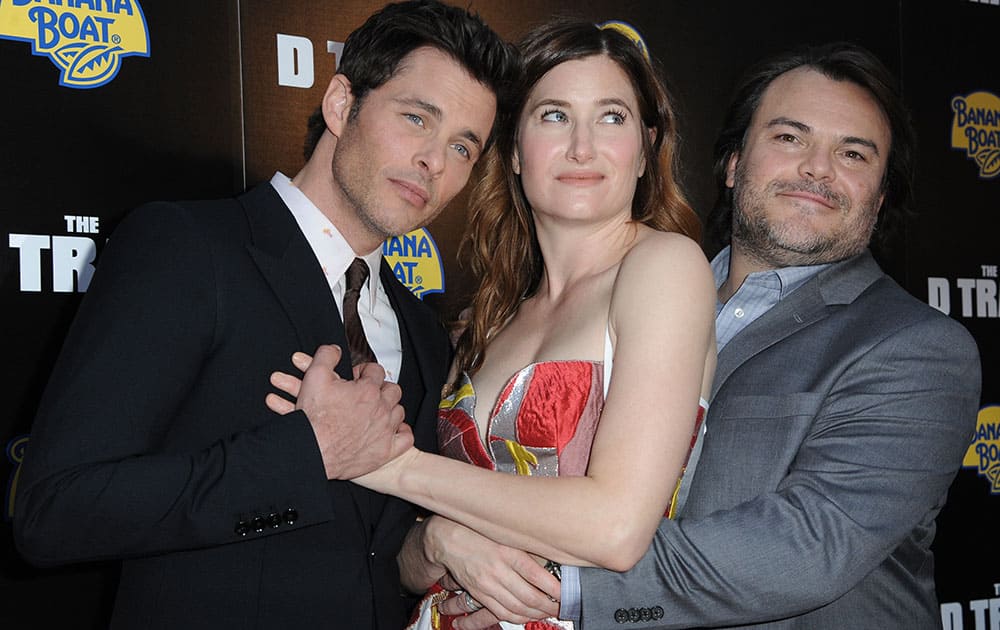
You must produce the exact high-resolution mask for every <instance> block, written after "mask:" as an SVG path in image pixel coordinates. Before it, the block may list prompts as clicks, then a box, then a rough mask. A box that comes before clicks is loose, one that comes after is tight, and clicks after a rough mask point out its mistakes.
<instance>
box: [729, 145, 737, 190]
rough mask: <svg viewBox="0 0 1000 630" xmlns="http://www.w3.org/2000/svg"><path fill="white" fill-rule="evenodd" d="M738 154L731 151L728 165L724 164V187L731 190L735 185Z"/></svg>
mask: <svg viewBox="0 0 1000 630" xmlns="http://www.w3.org/2000/svg"><path fill="white" fill-rule="evenodd" d="M739 161H740V154H739V152H738V151H733V153H732V155H730V156H729V163H728V164H726V187H727V188H732V187H733V186H735V185H736V165H737V164H739Z"/></svg>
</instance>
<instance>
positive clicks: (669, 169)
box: [455, 20, 701, 374]
mask: <svg viewBox="0 0 1000 630" xmlns="http://www.w3.org/2000/svg"><path fill="white" fill-rule="evenodd" d="M519 49H520V50H521V52H522V54H523V56H524V59H523V62H524V72H523V74H522V76H521V79H520V81H518V82H516V84H515V86H514V88H513V89H514V95H513V96H514V98H513V99H512V101H511V102H512V104H513V107H512V109H511V110H510V111H509V112H502V113H500V114H498V115H500V116H503V119H502V120H501V121H500V126H499V127H498V136H497V141H496V143H495V144H494V145H493V147H492V148H491V149H490V150H489V151H488V152H487V153H486V154H485V155H484V156H483V161H482V164H481V170H480V173H481V175H482V176H481V178H480V179H479V181H478V182H477V183H476V185H475V187H474V188H473V190H472V193H471V197H470V212H469V226H468V229H467V230H466V233H465V236H464V238H463V239H462V244H461V249H460V256H461V257H462V259H463V260H464V261H466V263H467V264H468V266H469V268H470V270H471V271H472V273H473V277H474V278H476V279H477V280H478V282H479V285H478V288H477V289H476V290H475V292H474V293H473V295H472V300H471V304H470V308H469V309H468V310H467V311H466V315H465V317H464V318H463V321H462V322H460V324H459V325H460V326H461V327H462V328H463V330H462V333H461V336H460V337H459V339H458V344H457V347H456V357H455V361H456V367H457V368H458V373H459V374H460V373H461V372H462V371H465V372H468V373H469V374H472V373H474V372H475V371H476V370H477V369H478V368H479V367H480V366H481V365H482V362H483V358H484V356H485V353H486V346H487V345H488V344H489V343H490V341H491V339H492V338H493V337H494V336H495V335H496V334H497V333H498V332H499V331H500V329H501V328H503V326H504V325H505V324H506V323H507V321H508V320H509V319H510V318H511V317H513V315H514V313H515V312H516V311H517V307H518V304H520V302H521V301H522V300H523V299H525V298H527V297H530V296H531V295H533V294H534V292H535V291H536V290H537V288H538V282H539V280H540V279H541V276H542V254H541V251H540V250H539V248H538V239H537V238H536V236H535V225H534V221H533V219H532V215H531V207H530V206H529V204H528V200H527V199H526V198H525V196H524V191H523V189H522V188H521V180H520V177H519V176H518V175H517V174H516V173H514V171H513V166H512V161H511V159H512V156H513V154H514V147H515V143H516V139H517V131H518V129H517V125H518V120H519V119H520V114H521V109H522V108H523V107H524V104H525V102H526V100H527V98H528V95H529V94H530V92H531V90H532V88H533V87H534V86H535V84H536V83H538V81H539V80H540V79H541V78H542V77H543V76H544V75H545V73H547V72H548V71H549V70H551V69H552V68H554V67H556V66H558V65H559V64H561V63H563V62H565V61H570V60H574V59H584V58H586V57H592V56H595V55H604V56H606V57H608V58H609V59H611V60H612V61H614V62H615V63H617V64H618V66H619V67H620V68H621V69H622V71H623V72H624V73H625V75H626V76H627V77H628V78H629V79H630V81H631V83H632V87H633V88H634V90H635V93H636V99H637V100H638V102H639V115H640V117H641V119H642V124H643V125H644V126H645V127H646V128H647V129H649V130H651V131H652V132H653V133H652V134H643V151H644V153H645V157H646V169H645V174H644V175H643V176H642V177H641V178H639V180H638V183H637V186H636V192H635V197H634V198H633V201H632V219H633V220H634V221H638V222H641V223H644V224H645V225H648V226H649V227H651V228H654V229H657V230H661V231H668V232H679V233H681V234H684V235H686V236H689V237H690V238H692V239H694V240H696V241H697V240H699V239H700V237H701V222H700V220H699V219H698V216H697V215H696V214H695V212H694V211H693V210H692V209H691V206H690V205H688V202H687V200H686V199H685V196H684V193H683V191H682V190H681V187H680V184H679V182H678V176H677V170H678V169H677V164H676V161H677V130H676V125H675V120H674V112H673V109H672V108H671V106H670V100H669V97H668V95H667V90H666V88H665V87H664V85H663V82H662V81H661V80H660V78H659V76H658V75H657V72H656V70H654V68H653V67H652V65H651V63H650V61H649V60H648V59H647V58H646V57H645V56H644V54H643V51H642V50H640V48H639V47H638V46H637V45H636V44H635V43H633V42H632V40H630V39H629V38H628V37H626V36H625V35H623V34H622V33H620V32H618V31H617V30H614V29H602V28H600V27H598V26H596V25H594V24H591V23H588V22H582V21H573V20H559V21H554V22H549V23H547V24H544V25H542V26H540V27H538V28H536V29H534V30H532V31H531V32H529V33H528V34H527V35H525V37H524V38H523V39H522V40H521V43H520V44H519ZM650 136H652V137H650Z"/></svg>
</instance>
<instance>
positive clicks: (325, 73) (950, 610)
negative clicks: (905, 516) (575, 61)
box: [0, 0, 1000, 630]
mask: <svg viewBox="0 0 1000 630" xmlns="http://www.w3.org/2000/svg"><path fill="white" fill-rule="evenodd" d="M132 1H133V2H134V0H132ZM990 1H992V2H996V0H990ZM140 4H142V5H143V6H142V7H141V8H142V11H143V15H144V17H145V21H146V27H147V31H148V38H149V40H148V41H149V55H148V57H143V56H130V57H124V58H122V59H121V66H120V69H119V71H118V73H117V76H115V77H113V78H112V79H110V80H109V81H107V83H105V84H104V85H101V86H99V87H93V88H91V89H72V88H69V87H63V86H60V84H59V77H60V72H59V69H58V68H57V67H56V65H55V64H54V63H53V62H52V61H51V60H50V59H49V58H47V57H44V56H36V55H32V44H31V43H30V42H28V41H15V40H10V39H0V76H3V77H5V79H6V87H5V96H6V98H4V99H2V100H0V125H3V127H2V129H3V132H2V133H0V173H3V175H2V178H0V186H2V187H3V194H2V195H0V199H2V201H0V238H3V239H4V241H3V245H2V246H0V300H2V312H3V337H2V338H3V345H2V347H3V349H4V351H5V358H6V360H7V361H8V365H9V366H12V368H8V370H7V373H6V378H5V379H4V380H3V385H2V386H0V387H2V389H0V395H2V396H3V399H4V400H5V401H7V402H8V404H7V406H6V411H5V412H3V413H2V414H0V445H2V446H4V447H5V457H3V458H0V479H2V480H3V481H4V491H5V493H4V499H5V503H4V504H3V511H2V512H0V514H2V516H3V519H2V520H0V562H2V564H0V594H2V596H0V627H3V628H8V627H10V628H21V627H67V628H68V627H74V628H76V627H81V628H88V627H94V628H97V627H103V626H104V624H105V623H106V616H107V611H108V609H109V606H110V599H109V598H110V596H111V595H112V594H113V587H114V581H115V565H114V563H108V564H102V565H88V566H83V567H68V568H64V569H59V570H45V571H42V570H35V569H32V568H30V567H28V566H27V565H26V564H24V563H23V562H21V561H20V560H19V559H18V557H17V555H16V552H15V551H14V549H13V546H12V543H11V540H10V525H9V499H10V492H12V491H16V479H17V463H18V460H19V458H20V456H21V453H22V449H23V446H24V444H25V441H26V439H27V436H28V432H29V430H30V423H31V418H32V416H33V414H34V410H35V407H36V406H37V403H38V398H39V396H40V395H41V390H42V388H43V387H44V384H45V381H46V379H47V376H48V372H49V370H50V369H51V366H52V362H53V361H54V358H55V354H56V352H57V351H58V349H59V346H60V344H61V343H62V337H63V335H64V333H65V330H66V327H67V326H68V325H69V322H70V320H71V319H72V316H73V313H74V311H75V309H76V307H77V305H78V304H79V299H80V296H81V295H82V290H83V289H85V286H86V282H87V277H88V274H89V273H90V272H91V271H92V269H93V266H95V265H96V264H97V263H98V262H99V256H100V251H101V249H102V247H103V243H104V241H105V240H106V239H107V238H108V236H109V235H110V234H111V232H112V231H113V229H114V226H115V225H116V224H117V223H118V221H119V220H120V218H121V217H122V216H123V215H124V213H125V212H127V211H128V210H129V209H130V208H132V207H134V206H135V205H137V204H139V203H141V202H143V201H147V200H152V199H179V198H194V197H217V196H223V195H229V194H232V193H235V192H237V191H239V190H242V189H243V188H244V187H246V186H248V185H252V184H255V183H259V182H261V181H264V180H266V179H268V178H269V177H270V176H271V174H272V173H273V172H274V171H275V170H281V171H283V172H285V173H286V174H288V175H293V174H294V173H295V172H296V171H297V170H298V168H299V167H300V166H301V164H302V155H301V147H302V138H303V135H304V132H305V119H306V117H307V116H308V114H309V113H310V112H311V111H312V109H313V108H314V107H315V106H316V105H317V104H318V102H319V99H320V97H321V96H322V94H323V91H324V90H325V87H326V84H327V83H328V81H329V78H330V76H331V74H332V72H333V71H334V67H335V64H336V51H337V47H338V45H339V44H340V43H342V42H343V40H344V38H345V37H346V36H347V34H348V33H349V32H350V31H351V30H352V29H353V28H355V27H356V26H357V25H358V24H360V22H361V21H362V20H363V19H364V18H365V17H366V16H367V15H368V14H370V13H371V12H372V11H373V10H374V9H376V8H378V7H379V6H380V5H381V2H380V1H373V0H343V1H341V2H337V3H330V2H327V1H325V0H292V1H290V2H284V3H273V2H266V1H264V0H239V1H237V0H229V1H228V2H216V3H195V2H157V3H153V2H148V1H147V2H142V1H141V0H140ZM456 4H463V5H464V4H466V3H464V2H456ZM56 6H57V5H56ZM472 7H473V8H474V9H476V10H478V11H479V12H480V13H481V14H482V15H483V17H484V18H485V19H486V20H487V21H488V22H489V23H490V24H491V25H493V26H494V28H496V29H497V31H498V32H499V33H500V34H501V35H503V36H505V37H507V38H512V39H513V38H516V37H517V36H519V35H520V34H521V33H522V32H523V31H524V30H525V29H526V28H527V27H528V26H530V25H531V24H533V23H535V22H537V21H539V20H543V19H546V18H548V17H549V16H551V15H557V14H570V15H577V16H581V17H584V18H587V19H592V20H594V21H595V22H596V21H605V20H610V19H617V20H623V21H625V22H627V23H629V24H631V25H633V26H635V27H636V28H637V29H638V30H639V31H640V32H641V33H642V35H643V36H644V38H645V41H646V43H647V45H648V47H649V49H650V50H651V52H652V54H653V56H654V57H655V58H657V59H658V60H659V61H660V63H661V65H662V66H663V68H664V71H665V75H666V77H667V80H668V84H669V85H670V87H671V91H672V93H673V95H674V96H675V101H676V102H675V106H676V109H677V111H678V115H679V125H680V131H681V134H682V145H681V155H682V169H683V175H684V178H685V182H686V187H687V189H688V191H689V196H690V198H691V200H692V202H693V204H694V206H695V208H696V209H697V210H698V212H699V213H700V214H701V215H702V216H705V215H706V214H707V212H708V210H709V209H710V206H711V204H712V201H713V199H714V194H715V192H714V191H715V184H714V182H713V181H712V178H711V168H712V165H711V146H712V143H713V141H714V137H715V134H716V132H717V129H718V126H719V124H720V122H721V118H722V115H723V112H724V109H725V107H726V105H727V103H728V99H729V96H730V91H731V86H732V84H733V82H734V81H735V79H736V77H737V76H738V75H739V73H740V72H741V71H742V70H743V69H744V68H745V66H746V64H748V63H749V62H751V61H753V60H755V59H757V58H759V57H761V56H763V55H766V54H768V53H771V52H776V51H779V50H783V49H786V48H788V47H790V46H794V45H798V44H803V43H818V42H823V41H828V40H834V39H847V40H852V41H855V42H858V43H861V44H863V45H865V46H867V47H869V48H871V49H872V50H873V51H874V52H876V53H877V54H879V55H880V56H881V57H882V58H883V59H884V60H885V61H886V63H887V65H888V66H889V67H890V68H891V69H892V70H894V71H897V72H900V73H901V75H902V77H903V81H904V93H905V97H906V99H907V102H908V104H909V105H910V107H911V109H912V110H913V112H914V116H915V122H916V124H917V128H918V134H919V137H920V144H921V154H920V159H919V161H918V165H919V177H918V207H919V211H920V212H919V214H918V216H917V217H915V218H914V219H913V220H912V221H911V222H910V223H909V224H908V226H907V230H906V231H905V234H904V235H903V237H902V238H901V239H899V241H898V242H896V243H895V245H896V247H895V249H893V250H892V252H891V255H889V256H888V257H886V258H885V259H884V261H883V262H884V263H885V265H886V267H887V270H888V271H889V272H890V273H891V274H892V275H893V276H894V277H896V279H897V280H899V281H900V282H902V283H903V284H904V285H905V286H906V287H907V289H908V290H910V291H911V292H912V293H913V294H914V295H916V296H917V297H918V298H919V299H922V300H928V301H929V302H932V303H935V302H937V305H938V306H939V307H943V306H945V305H944V304H943V303H941V300H943V299H944V298H943V297H941V296H942V295H944V294H947V295H948V300H949V304H948V306H949V307H950V314H951V316H952V317H954V318H955V319H957V320H959V321H961V322H962V323H963V324H965V325H966V326H967V327H968V328H969V329H970V330H971V331H972V332H973V334H974V335H975V336H976V338H977V340H978V342H979V344H980V349H981V351H982V355H983V364H984V382H985V387H984V395H983V402H984V406H987V407H988V406H989V405H994V406H993V407H991V408H988V409H987V410H986V411H984V412H983V414H981V423H982V427H983V433H982V436H983V438H982V439H981V440H980V441H979V442H977V443H974V444H973V445H972V448H973V450H971V451H970V457H969V460H968V461H969V462H971V463H970V465H969V466H968V467H967V468H964V469H963V470H962V471H961V472H960V474H959V478H958V480H957V481H956V483H955V485H954V487H953V488H952V493H951V497H950V500H949V503H948V504H947V506H946V507H945V509H944V511H943V512H942V516H941V519H940V530H939V535H938V539H937V543H936V549H937V552H938V560H937V569H938V584H939V592H940V594H941V601H942V603H943V608H942V610H943V614H944V617H945V619H946V620H947V623H946V624H945V625H946V627H947V628H948V629H949V630H959V629H961V628H963V627H964V628H970V629H971V628H976V629H977V630H978V629H979V628H984V629H985V628H991V627H996V626H997V624H998V623H1000V604H997V603H996V602H997V601H998V600H997V598H998V597H1000V594H998V592H997V589H998V588H1000V571H998V569H997V567H1000V551H998V550H997V548H996V546H995V545H992V544H990V543H989V542H988V541H989V540H991V538H992V537H991V536H990V534H992V533H993V529H995V527H996V523H997V522H1000V518H998V517H1000V514H998V510H1000V507H998V506H1000V497H998V495H1000V488H998V486H997V485H996V484H998V483H1000V481H997V480H993V481H991V479H990V477H989V475H990V474H991V473H990V471H989V470H988V469H986V468H983V467H981V466H979V465H978V464H979V463H980V461H981V458H978V457H976V451H975V448H977V447H978V448H981V449H983V450H982V452H983V453H985V454H986V455H989V453H990V452H996V450H997V449H1000V440H996V439H992V440H991V439H990V434H989V431H993V432H994V433H993V434H992V436H993V438H996V437H997V435H996V432H997V431H998V430H1000V409H998V408H997V407H995V405H997V404H1000V403H998V398H1000V395H998V392H997V389H996V382H997V362H998V360H1000V348H998V347H997V344H998V342H1000V335H998V334H997V329H996V328H997V321H998V319H1000V318H998V316H997V309H996V306H997V292H996V282H997V279H996V278H997V265H1000V258H998V256H997V255H996V253H995V252H996V248H995V247H992V244H993V242H994V241H995V240H996V239H995V236H994V235H993V233H992V231H991V229H990V228H986V227H985V226H987V223H986V221H987V220H988V219H989V217H990V216H991V214H992V213H995V211H996V209H997V208H998V207H1000V204H998V202H1000V198H998V196H1000V192H998V190H1000V189H998V186H1000V177H998V176H996V175H993V176H985V175H984V174H983V173H982V172H981V168H980V166H979V165H978V164H977V162H976V160H975V156H970V155H968V154H967V153H968V152H967V151H965V150H963V149H962V148H961V147H959V148H955V147H953V146H952V144H953V143H952V137H953V129H952V125H953V122H954V111H953V109H952V102H953V99H954V98H955V97H969V96H970V95H974V94H979V96H976V97H974V98H972V99H970V101H969V102H970V103H979V102H980V101H979V100H976V99H980V100H981V99H984V98H986V99H988V96H982V94H986V95H998V94H1000V85H998V82H997V77H998V75H997V73H996V71H995V67H994V66H993V64H992V63H991V60H992V59H994V58H995V51H994V49H995V44H994V42H995V40H996V37H995V32H996V31H997V28H998V26H1000V6H997V5H996V4H990V3H989V2H974V1H970V0H947V1H943V2H936V3H929V4H928V3H918V2H915V1H914V2H910V1H901V0H842V1H840V2H836V3H818V4H817V3H810V2H799V1H795V2H793V1H791V0H762V1H760V2H753V3H744V2H741V3H737V2H729V1H724V0H699V1H695V0H668V1H662V0H643V1H638V2H631V3H622V2H620V1H615V0H577V1H573V0H552V1H548V2H542V1H540V0H504V1H501V0H475V1H474V2H473V3H472ZM9 8H10V6H9V4H8V3H7V2H4V1H3V0H0V9H9ZM3 24H4V22H3V17H2V11H0V29H2V25H3ZM3 35H5V33H4V32H2V30H0V36H3ZM8 35H9V34H8ZM279 42H281V43H279ZM282 47H284V49H283V51H284V52H282ZM291 51H294V53H293V54H294V56H293V58H291V61H290V60H289V57H287V56H286V57H284V58H283V57H282V55H283V54H286V55H287V54H288V53H289V52H291ZM289 63H291V66H289ZM309 73H311V75H312V76H311V77H308V76H307V74H309ZM309 78H311V81H308V80H307V79H309ZM990 102H992V101H990ZM997 108H998V109H1000V106H997ZM983 121H985V122H983ZM983 121H979V122H983V124H981V125H978V127H977V130H976V134H978V135H977V136H976V137H977V138H978V137H983V138H985V139H986V140H987V141H988V139H989V138H990V136H989V132H990V131H991V130H994V131H995V130H996V127H997V123H993V127H990V124H989V120H986V118H983ZM962 133H964V131H963V132H962ZM983 133H985V134H987V135H985V136H983V135H982V134H983ZM996 133H1000V132H996ZM960 135H961V134H960ZM993 137H996V136H995V135H994V136H993ZM986 148H987V149H989V148H990V147H988V146H987V147H986ZM994 148H995V147H994ZM987 158H989V156H986V157H983V158H981V161H982V162H984V163H986V164H991V163H992V162H990V161H989V160H990V159H992V158H989V159H987ZM987 170H988V169H987ZM464 206H465V198H464V197H462V196H460V197H459V198H458V199H456V201H455V202H454V203H453V204H452V206H451V207H450V208H449V209H448V210H446V212H445V213H444V214H443V215H442V216H441V217H440V218H439V219H438V220H437V221H436V222H435V223H434V224H432V225H431V226H430V228H429V230H430V232H431V234H432V236H433V238H434V240H435V241H436V243H437V247H438V249H439V250H440V252H441V257H442V259H443V261H444V268H445V276H446V277H447V280H446V283H445V284H446V287H447V291H446V293H445V294H444V295H432V296H428V297H427V301H428V302H429V303H430V304H431V305H432V306H434V307H435V308H437V309H438V311H439V312H440V313H441V314H442V315H443V316H445V317H447V316H450V315H452V314H454V313H455V312H456V310H457V309H458V308H460V307H461V305H462V295H463V294H464V293H466V292H467V290H468V289H469V287H471V286H472V284H473V283H474V281H475V279H474V278H471V277H468V275H467V274H466V272H464V271H463V270H462V269H461V268H460V267H459V266H458V264H457V262H456V260H455V254H456V250H457V244H458V242H459V239H460V236H461V234H462V231H463V230H464V228H465V210H464ZM67 217H69V218H67ZM990 225H992V223H991V224H990ZM708 250H709V253H714V250H715V246H714V244H712V243H709V244H708ZM991 283H992V285H991ZM929 286H932V287H934V288H935V291H936V293H929V291H928V287H929ZM991 286H992V287H993V288H992V291H993V293H990V291H991ZM963 287H966V288H963ZM966 295H967V297H968V302H969V306H968V309H966V310H968V311H969V312H968V314H966V313H965V312H964V311H963V309H964V308H965V307H964V305H963V299H965V296H966ZM991 304H992V306H991ZM977 309H978V310H977ZM991 309H992V310H991ZM109 404H113V401H109ZM991 448H992V449H993V451H991V450H990V449H991ZM985 461H986V462H987V467H988V466H989V465H990V462H989V458H988V457H987V458H986V460H985ZM993 463H994V464H995V463H996V462H993ZM981 468H983V469H981ZM993 474H996V470H994V471H993ZM991 599H992V600H993V603H990V600H991ZM54 602H58V604H57V605H53V603H54ZM991 606H992V608H990V607H991ZM991 624H992V625H991Z"/></svg>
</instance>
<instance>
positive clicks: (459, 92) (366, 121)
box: [331, 47, 496, 242]
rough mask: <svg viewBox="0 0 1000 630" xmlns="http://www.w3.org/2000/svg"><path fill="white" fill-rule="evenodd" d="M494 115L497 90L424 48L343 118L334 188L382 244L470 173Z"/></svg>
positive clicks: (425, 215) (421, 221) (443, 200)
mask: <svg viewBox="0 0 1000 630" xmlns="http://www.w3.org/2000/svg"><path fill="white" fill-rule="evenodd" d="M495 113H496V98H495V97H494V95H493V93H492V92H491V91H490V90H489V89H488V88H487V87H485V86H484V85H483V84H481V83H479V82H478V81H477V80H476V79H474V78H473V77H472V76H470V75H469V74H468V73H467V72H466V70H465V69H464V68H462V67H461V66H460V65H459V64H458V63H457V62H455V61H454V60H453V59H452V58H451V57H449V56H448V55H446V54H444V53H442V52H441V51H439V50H437V49H434V48H426V47H425V48H418V49H416V50H414V51H413V52H412V53H410V54H409V55H407V56H406V57H405V58H404V59H403V61H402V62H401V63H400V65H399V68H398V70H397V72H396V74H395V75H394V76H393V78H391V79H389V80H388V81H386V82H385V83H384V84H382V85H381V86H379V87H378V88H376V89H373V90H370V91H369V92H368V93H367V94H366V95H365V97H364V99H363V101H362V103H361V107H360V109H359V110H358V111H357V113H356V115H355V116H353V117H351V118H349V119H347V120H346V121H345V122H344V123H343V128H342V129H340V130H339V131H340V133H339V134H338V136H339V138H338V142H337V147H336V150H335V152H334V156H333V162H332V167H331V168H332V172H333V184H334V188H335V191H334V192H335V194H336V195H337V196H339V197H340V198H341V199H342V200H343V201H344V202H346V204H347V205H348V206H349V208H348V209H347V210H348V212H349V213H350V212H351V211H353V213H354V215H355V218H356V219H357V221H358V223H359V225H358V228H359V230H360V231H361V232H362V233H366V234H368V235H370V236H372V237H373V242H381V241H382V240H384V239H385V238H387V237H389V236H397V235H399V234H405V233H406V232H409V231H410V230H414V229H416V228H418V227H421V226H423V225H426V224H428V223H430V222H431V220H433V219H434V217H436V216H437V215H438V213H440V212H441V210H442V209H444V207H445V206H446V205H447V204H448V202H450V201H451V200H452V198H453V197H454V196H455V195H456V194H458V192H459V191H460V190H462V188H463V187H464V186H465V184H466V182H467V181H468V179H469V174H470V172H471V170H472V167H473V165H474V164H475V162H476V160H477V159H478V158H479V155H480V153H481V152H482V149H483V144H484V143H485V142H486V139H487V137H488V136H489V133H490V129H491V127H492V126H493V118H494V116H495Z"/></svg>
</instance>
